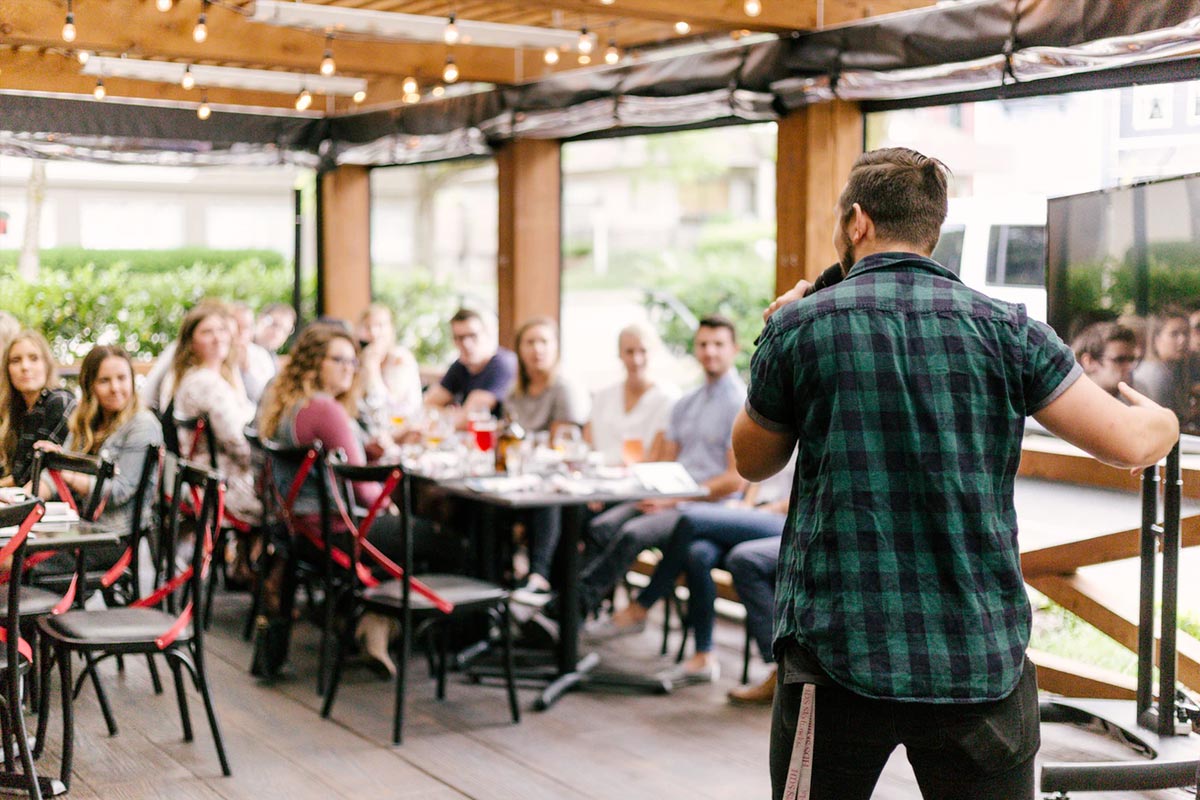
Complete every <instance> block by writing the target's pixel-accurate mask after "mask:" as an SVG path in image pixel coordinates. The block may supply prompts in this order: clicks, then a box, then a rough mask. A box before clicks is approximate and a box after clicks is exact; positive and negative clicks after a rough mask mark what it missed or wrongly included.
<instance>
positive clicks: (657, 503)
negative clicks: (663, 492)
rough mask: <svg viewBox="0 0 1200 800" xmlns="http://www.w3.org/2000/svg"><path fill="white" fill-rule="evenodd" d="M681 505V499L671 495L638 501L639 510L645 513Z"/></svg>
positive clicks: (654, 512)
mask: <svg viewBox="0 0 1200 800" xmlns="http://www.w3.org/2000/svg"><path fill="white" fill-rule="evenodd" d="M677 505H679V501H678V500H676V499H674V498H670V497H650V498H647V499H645V500H641V501H639V502H638V505H637V508H638V511H640V512H642V513H643V514H656V513H658V512H659V511H666V510H667V509H669V508H674V507H675V506H677Z"/></svg>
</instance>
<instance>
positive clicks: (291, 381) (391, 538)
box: [258, 323, 428, 675]
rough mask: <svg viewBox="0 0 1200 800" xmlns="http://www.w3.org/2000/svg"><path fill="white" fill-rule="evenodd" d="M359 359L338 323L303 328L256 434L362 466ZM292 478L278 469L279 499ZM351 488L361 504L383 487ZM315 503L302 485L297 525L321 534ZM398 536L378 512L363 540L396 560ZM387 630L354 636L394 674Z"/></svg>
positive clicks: (364, 627) (418, 546) (368, 620)
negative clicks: (315, 447)
mask: <svg viewBox="0 0 1200 800" xmlns="http://www.w3.org/2000/svg"><path fill="white" fill-rule="evenodd" d="M358 354H359V351H358V344H357V343H356V342H355V341H354V339H353V337H351V336H350V334H349V333H347V332H346V330H344V329H343V328H341V327H339V326H336V325H329V324H323V323H316V324H313V325H309V326H308V327H307V328H305V329H304V330H303V331H301V333H300V336H299V337H298V338H297V339H296V344H295V345H294V346H293V348H292V351H291V356H290V358H289V359H288V363H287V365H286V366H285V367H284V368H283V370H282V371H281V372H280V373H279V377H278V378H276V379H275V382H274V383H273V384H271V387H270V388H269V389H268V390H267V394H266V397H264V398H263V408H262V415H261V416H260V418H259V423H258V429H259V434H260V435H261V436H263V437H264V438H266V439H271V440H273V441H276V442H279V443H281V444H285V445H288V446H291V447H300V446H303V445H307V444H312V443H313V442H315V441H320V442H321V443H322V444H323V445H324V446H325V448H326V450H327V451H328V452H330V453H333V452H336V451H338V450H341V451H342V452H344V453H345V457H346V462H347V463H349V464H355V465H361V464H365V463H367V457H366V451H365V447H364V445H365V443H366V434H365V432H364V431H363V429H362V427H361V426H359V425H358V424H357V423H356V422H355V418H356V417H357V416H358V403H359V397H360V394H361V388H360V385H359V380H358V363H359V362H358ZM293 478H294V475H291V474H287V473H286V471H285V470H278V471H276V473H275V482H276V486H277V488H278V489H279V491H280V493H281V494H283V495H286V494H287V492H288V489H289V487H290V486H291V482H292V480H293ZM354 488H355V495H356V499H357V500H358V502H359V503H360V504H362V505H364V506H369V505H371V504H372V503H374V502H375V501H376V500H377V499H378V497H379V494H380V492H381V491H382V488H383V487H382V486H381V485H379V484H364V483H359V484H356V485H355V487H354ZM318 503H319V500H318V495H317V489H316V485H315V484H313V483H312V482H311V481H308V482H306V483H305V484H304V486H303V487H302V488H301V490H300V493H299V495H298V496H297V498H296V501H295V505H294V507H293V510H294V513H295V515H296V519H297V523H298V524H301V525H308V526H313V527H312V529H313V530H314V531H316V530H319V527H318V526H319V525H320V517H319V513H320V506H319V504H318ZM334 526H335V527H334V530H335V531H339V532H341V533H345V527H344V526H343V525H342V523H341V522H340V520H339V519H338V516H337V515H336V514H335V515H334ZM400 537H401V530H400V517H398V516H396V515H394V514H380V515H379V516H378V517H377V518H376V519H375V522H374V523H373V524H372V526H371V529H370V530H369V531H368V532H367V538H368V539H370V541H371V542H372V543H373V544H374V545H375V546H376V547H378V548H379V549H380V550H381V551H382V552H383V553H384V554H385V555H386V556H388V557H389V558H391V559H392V560H399V559H400V558H401V552H400V546H401V544H402V542H401V538H400ZM424 544H426V541H425V540H423V539H422V538H421V537H416V538H415V540H414V542H413V549H414V553H415V554H416V558H417V559H421V558H423V557H427V556H428V553H427V552H424V551H426V550H427V549H428V548H427V547H425V546H423V545H424ZM389 629H390V623H389V621H388V620H387V618H385V617H380V616H375V615H366V616H364V617H363V619H362V620H361V621H360V623H359V630H358V635H359V638H361V639H365V643H366V649H367V652H368V653H369V654H370V655H371V656H372V657H373V658H374V659H375V660H376V662H377V663H378V665H379V666H380V667H382V669H383V670H385V671H386V672H387V673H389V674H391V675H395V673H396V667H395V665H394V664H393V663H392V660H391V657H390V656H389V655H388V637H389Z"/></svg>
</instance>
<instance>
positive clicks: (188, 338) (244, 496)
mask: <svg viewBox="0 0 1200 800" xmlns="http://www.w3.org/2000/svg"><path fill="white" fill-rule="evenodd" d="M170 377H171V380H170V384H171V387H170V394H169V395H168V396H169V397H170V398H171V399H170V402H169V403H162V404H161V405H160V407H164V408H172V409H173V414H174V417H175V419H192V418H195V417H200V416H207V417H208V421H209V425H210V426H211V427H212V432H213V434H214V436H215V437H216V443H217V454H216V455H217V469H218V470H219V471H220V473H221V476H222V477H223V478H224V479H225V486H226V491H225V508H226V510H227V511H228V512H229V514H230V515H231V516H233V517H234V518H236V519H238V520H240V521H242V522H246V523H250V524H254V523H257V522H258V521H259V520H260V519H261V518H262V501H261V499H260V498H259V496H258V492H256V491H255V488H254V476H255V470H254V464H253V459H252V453H251V450H250V442H249V441H247V439H246V434H245V428H246V426H247V425H249V424H250V423H251V422H253V421H254V414H255V408H254V404H253V403H251V402H250V399H249V398H248V397H246V390H245V388H244V387H243V386H242V379H241V376H240V375H239V373H238V369H237V353H236V352H235V350H234V347H233V327H232V319H231V317H230V314H229V310H228V308H227V307H226V306H225V304H223V303H216V302H212V301H206V302H204V303H201V304H200V305H198V306H196V307H195V308H193V309H192V310H191V311H189V312H188V313H187V315H186V316H185V317H184V318H183V325H182V326H181V327H180V329H179V343H178V346H177V347H176V349H175V358H174V362H173V364H172V369H171V376H170ZM168 424H169V422H168ZM177 435H178V436H179V441H180V442H181V448H182V449H183V451H184V453H185V454H186V453H187V452H188V450H189V449H190V442H191V436H192V432H191V431H188V430H186V429H183V428H179V429H177ZM183 443H187V444H183ZM208 457H209V454H208V446H207V444H206V443H205V442H204V440H203V437H201V441H200V442H199V443H198V446H197V449H196V451H195V452H194V453H192V459H193V460H196V461H199V462H201V463H204V462H205V461H206V460H207V459H208Z"/></svg>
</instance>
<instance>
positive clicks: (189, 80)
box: [179, 64, 196, 92]
mask: <svg viewBox="0 0 1200 800" xmlns="http://www.w3.org/2000/svg"><path fill="white" fill-rule="evenodd" d="M179 85H180V86H182V87H183V88H184V89H187V90H188V91H189V92H190V91H191V90H192V89H193V88H195V86H196V76H195V75H193V74H192V65H191V64H188V65H187V66H186V67H184V68H183V77H182V78H180V79H179Z"/></svg>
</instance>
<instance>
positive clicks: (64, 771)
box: [54, 645, 75, 789]
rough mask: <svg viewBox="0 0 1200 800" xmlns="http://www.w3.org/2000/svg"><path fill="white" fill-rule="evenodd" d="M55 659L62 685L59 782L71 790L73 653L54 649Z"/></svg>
mask: <svg viewBox="0 0 1200 800" xmlns="http://www.w3.org/2000/svg"><path fill="white" fill-rule="evenodd" d="M54 657H55V658H57V659H58V681H59V683H61V684H62V686H61V687H60V688H61V691H62V719H63V723H62V724H63V734H62V736H63V744H62V759H61V761H60V764H61V766H60V771H59V780H61V781H62V784H63V786H65V787H67V788H68V789H70V788H71V764H72V761H73V760H74V757H75V708H74V704H75V698H74V692H72V691H71V651H70V650H68V649H67V648H66V647H64V646H61V645H59V646H56V647H55V648H54Z"/></svg>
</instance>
